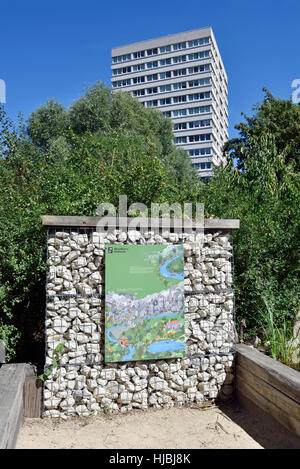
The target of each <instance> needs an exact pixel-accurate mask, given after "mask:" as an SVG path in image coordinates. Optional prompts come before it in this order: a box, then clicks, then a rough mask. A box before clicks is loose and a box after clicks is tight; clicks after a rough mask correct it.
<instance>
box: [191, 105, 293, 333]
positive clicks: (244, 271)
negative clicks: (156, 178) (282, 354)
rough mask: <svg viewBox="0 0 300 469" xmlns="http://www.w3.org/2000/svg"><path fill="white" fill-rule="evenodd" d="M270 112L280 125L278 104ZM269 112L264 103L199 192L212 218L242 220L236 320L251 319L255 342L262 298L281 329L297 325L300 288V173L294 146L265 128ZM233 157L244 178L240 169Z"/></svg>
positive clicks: (237, 235)
mask: <svg viewBox="0 0 300 469" xmlns="http://www.w3.org/2000/svg"><path fill="white" fill-rule="evenodd" d="M268 105H269V106H271V107H272V106H274V108H275V109H272V108H271V109H269V110H268V114H269V116H272V115H275V118H274V119H275V121H276V119H277V107H278V100H276V99H275V98H274V99H272V100H271V102H270V103H269V104H268ZM286 106H287V108H291V107H292V106H293V104H292V103H289V104H287V105H286ZM265 107H266V102H265V101H264V102H263V103H262V105H261V106H257V107H256V113H255V114H254V116H253V117H251V118H247V124H243V126H239V127H238V128H239V130H240V138H239V139H236V142H237V141H238V146H235V147H234V146H232V147H231V149H232V153H231V155H230V157H229V158H228V162H227V164H226V165H225V167H221V168H219V169H218V170H217V171H216V172H215V177H214V178H213V179H211V180H210V181H209V182H208V183H207V184H206V186H205V188H204V187H203V186H201V191H202V195H201V196H200V201H202V202H204V204H205V212H206V213H205V215H206V216H215V217H222V218H239V219H240V229H239V230H236V231H234V232H233V240H234V247H235V284H236V313H237V319H238V321H239V320H240V319H241V318H244V317H245V318H246V322H247V325H248V327H247V332H248V333H252V334H253V333H259V332H261V330H260V329H261V317H262V316H263V315H264V316H265V314H263V313H264V312H265V302H264V300H263V298H267V300H268V302H269V304H270V305H271V307H272V311H273V315H274V320H275V322H276V323H277V324H282V323H283V321H292V320H293V318H294V317H295V314H296V312H297V308H298V298H299V286H300V284H299V234H300V233H299V205H300V191H299V171H298V170H297V168H296V167H297V162H296V161H295V158H294V157H292V154H291V152H290V146H289V142H288V141H286V142H284V137H283V136H282V135H281V138H280V140H279V138H278V134H277V133H276V132H274V133H273V132H271V131H270V130H269V128H271V127H272V125H271V122H268V128H267V129H266V128H265V126H264V125H262V124H261V125H260V124H259V120H260V119H261V115H262V112H265ZM296 112H298V110H296ZM252 123H254V125H252ZM274 125H275V124H274ZM291 125H292V124H291ZM254 128H255V132H254V130H253V129H254ZM259 130H260V131H259ZM296 140H297V139H296V136H295V138H294V142H293V148H294V150H293V151H294V154H297V152H299V150H300V146H299V145H298V144H297V142H296ZM231 144H232V142H231ZM297 145H298V146H297ZM233 157H234V158H236V157H237V158H238V167H241V168H242V170H240V171H239V170H238V168H236V169H234V165H233Z"/></svg>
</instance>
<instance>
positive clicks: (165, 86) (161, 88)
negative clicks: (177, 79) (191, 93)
mask: <svg viewBox="0 0 300 469" xmlns="http://www.w3.org/2000/svg"><path fill="white" fill-rule="evenodd" d="M159 91H160V92H161V93H165V92H166V91H171V85H163V86H160V87H159Z"/></svg>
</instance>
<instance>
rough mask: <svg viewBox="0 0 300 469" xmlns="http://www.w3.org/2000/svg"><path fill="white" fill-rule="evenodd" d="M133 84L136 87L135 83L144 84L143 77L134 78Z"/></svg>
mask: <svg viewBox="0 0 300 469" xmlns="http://www.w3.org/2000/svg"><path fill="white" fill-rule="evenodd" d="M132 81H133V83H134V84H135V85H136V84H137V83H144V81H145V77H134V78H133V79H132Z"/></svg>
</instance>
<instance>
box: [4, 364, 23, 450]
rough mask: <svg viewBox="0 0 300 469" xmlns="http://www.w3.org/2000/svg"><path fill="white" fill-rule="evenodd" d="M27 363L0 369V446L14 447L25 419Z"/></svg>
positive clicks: (5, 366)
mask: <svg viewBox="0 0 300 469" xmlns="http://www.w3.org/2000/svg"><path fill="white" fill-rule="evenodd" d="M24 379H25V364H24V363H16V364H10V365H3V366H2V367H1V369H0V448H14V446H15V443H16V439H17V435H18V431H19V428H20V425H21V423H22V420H23V385H24Z"/></svg>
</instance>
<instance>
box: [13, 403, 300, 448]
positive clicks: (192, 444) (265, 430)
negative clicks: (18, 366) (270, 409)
mask: <svg viewBox="0 0 300 469" xmlns="http://www.w3.org/2000/svg"><path fill="white" fill-rule="evenodd" d="M293 437H294V436H293V435H291V434H289V432H287V431H286V430H285V429H284V428H283V427H281V426H280V425H278V426H277V424H276V422H274V421H273V420H272V419H271V420H270V421H268V417H267V415H265V414H257V413H255V412H253V411H251V412H248V411H245V410H244V409H241V408H240V406H239V404H237V403H235V402H234V401H233V402H229V403H226V404H221V405H220V406H215V405H214V406H210V407H207V408H187V407H184V408H171V409H152V410H147V411H144V412H143V411H132V412H130V413H128V414H115V415H105V414H103V415H98V416H94V417H73V418H69V419H67V420H62V419H59V420H56V419H48V418H47V419H29V418H26V419H25V421H24V424H23V426H22V428H21V429H20V432H19V438H18V441H17V445H16V448H17V449H70V448H73V449H252V448H253V449H259V448H261V449H262V448H267V449H279V448H283V449H288V448H298V449H299V448H300V440H298V439H297V442H296V444H295V441H293Z"/></svg>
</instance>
